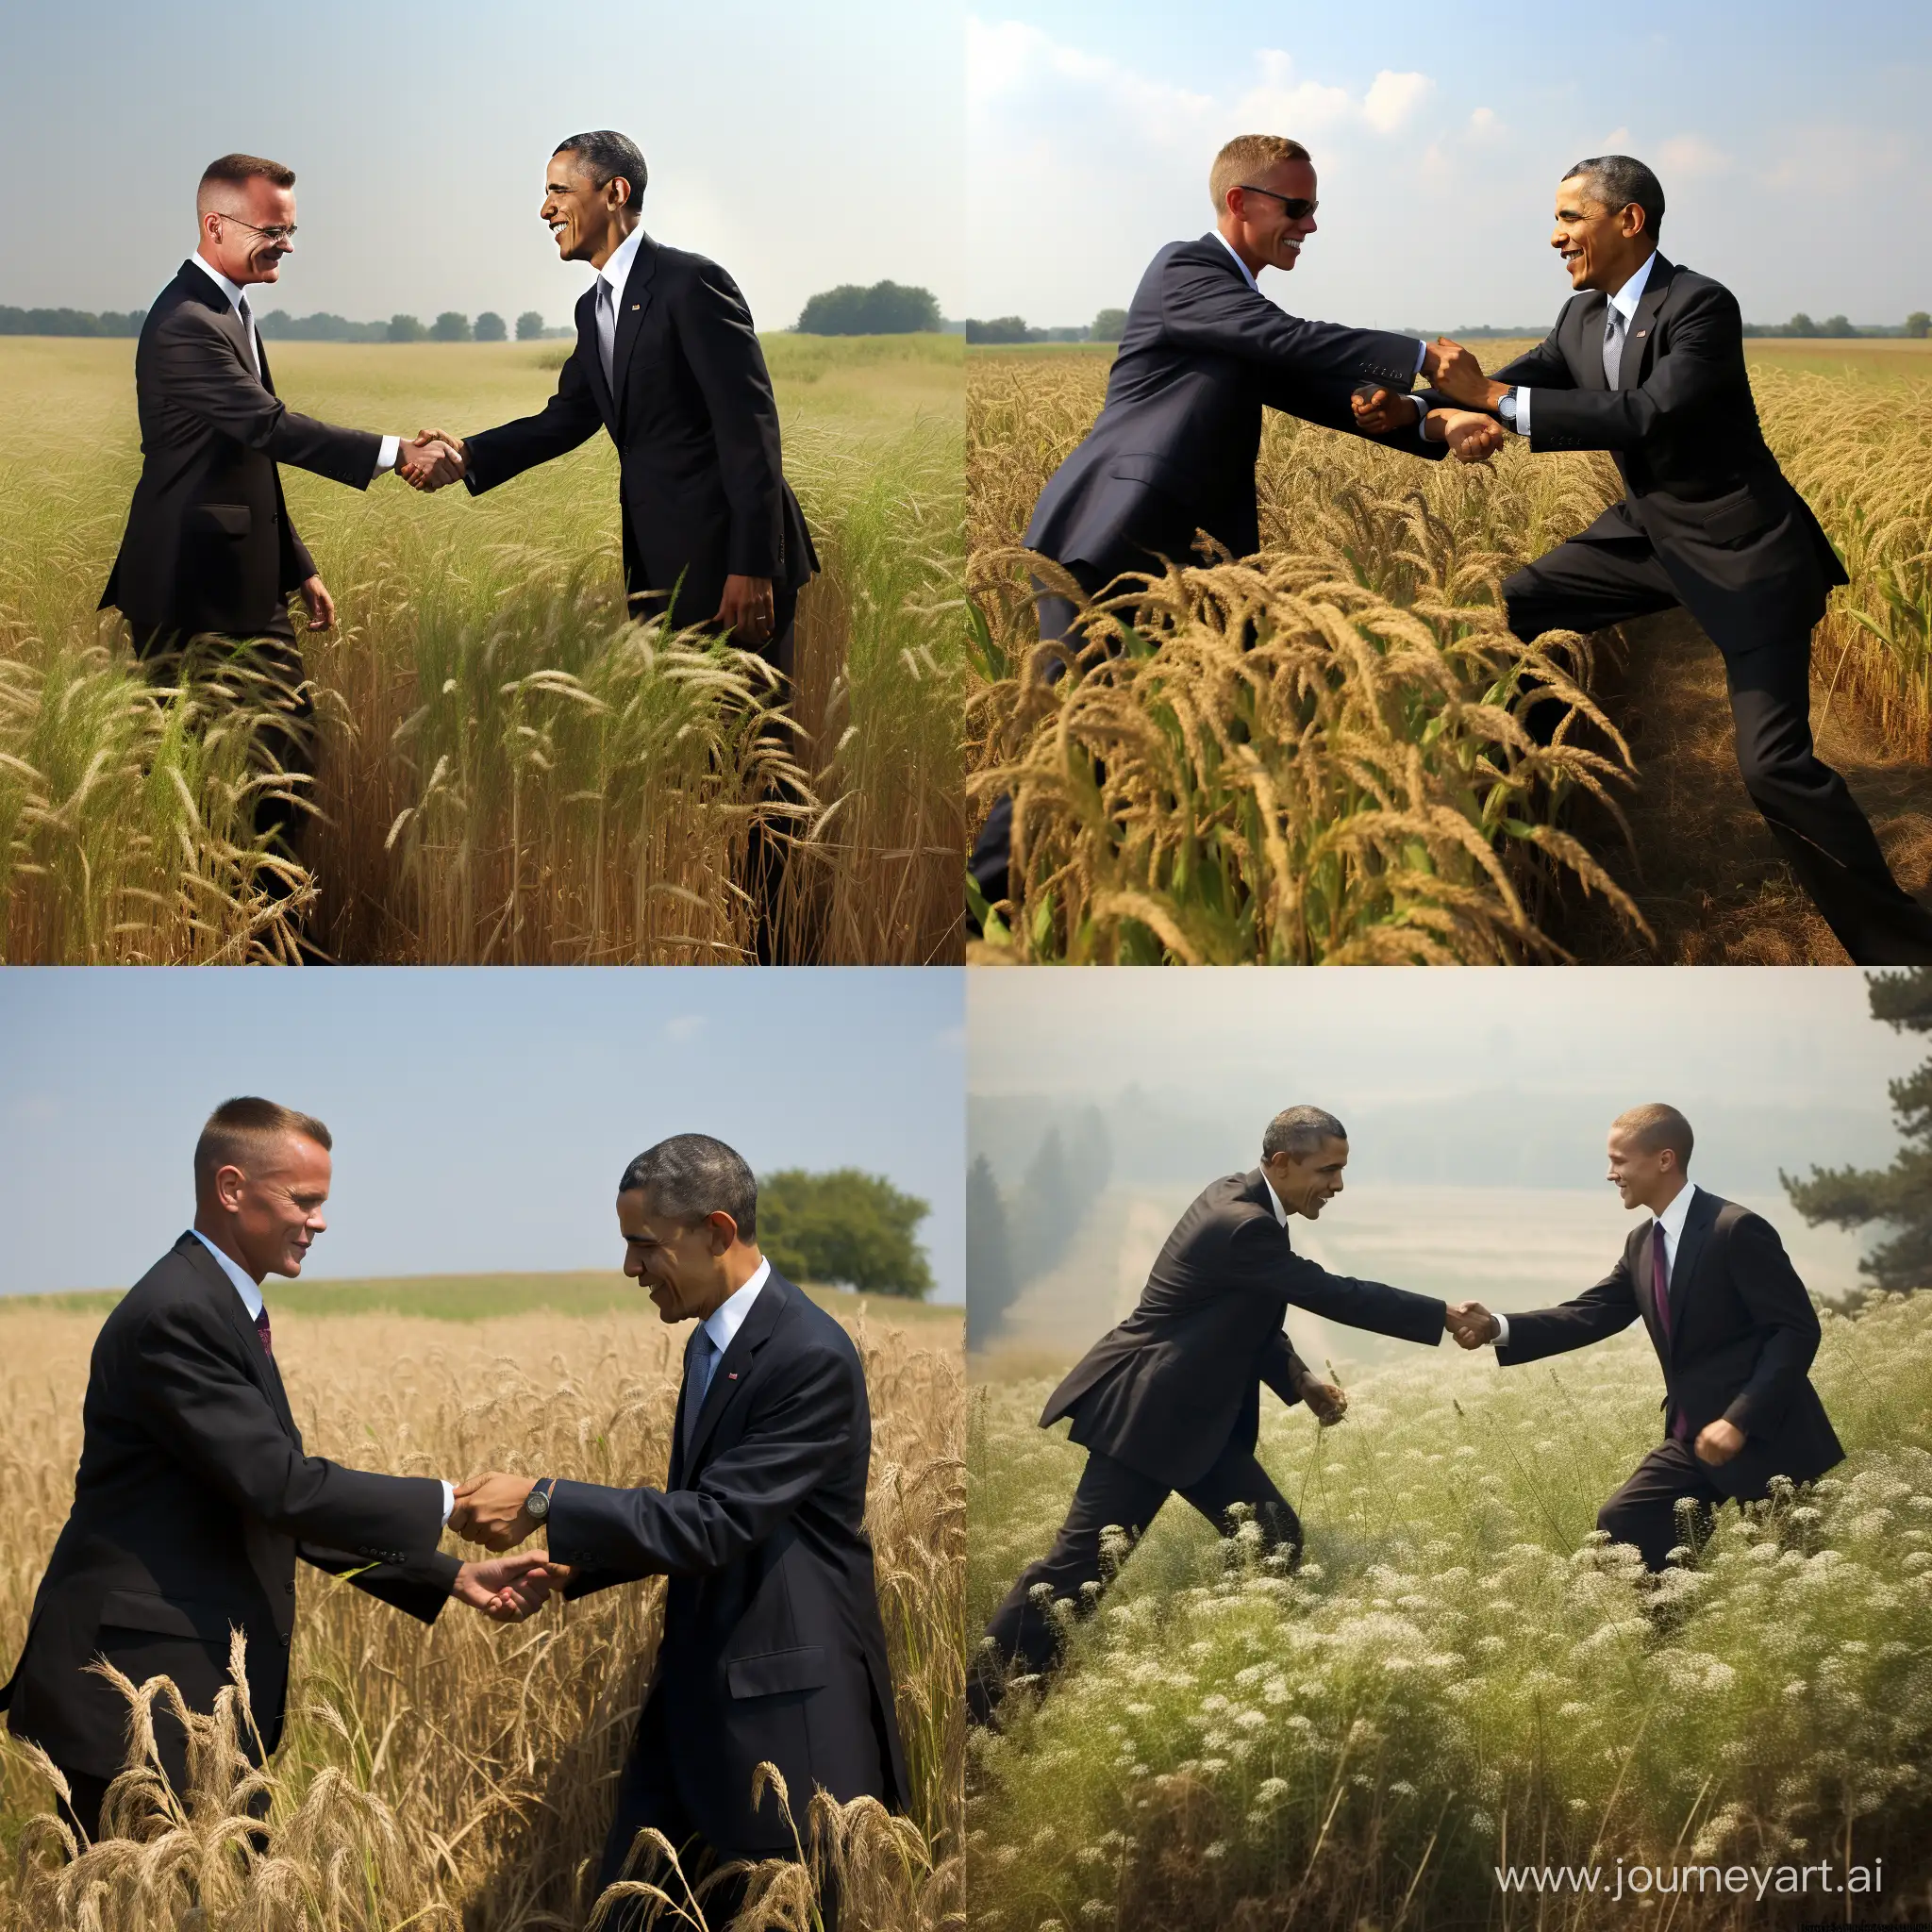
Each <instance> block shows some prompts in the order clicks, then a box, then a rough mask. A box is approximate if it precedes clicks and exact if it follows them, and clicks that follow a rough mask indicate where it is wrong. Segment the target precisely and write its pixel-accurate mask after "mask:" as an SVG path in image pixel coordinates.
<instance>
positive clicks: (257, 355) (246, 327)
mask: <svg viewBox="0 0 1932 1932" xmlns="http://www.w3.org/2000/svg"><path fill="white" fill-rule="evenodd" d="M235 313H236V314H237V315H239V316H240V317H241V318H242V341H244V342H246V343H247V344H248V359H249V360H250V361H251V362H253V363H254V364H255V373H256V375H260V374H261V351H260V350H259V349H258V348H257V347H256V346H255V317H254V316H253V315H251V314H250V313H249V312H248V297H247V296H246V295H242V296H241V297H239V298H238V299H237V301H236V303H235Z"/></svg>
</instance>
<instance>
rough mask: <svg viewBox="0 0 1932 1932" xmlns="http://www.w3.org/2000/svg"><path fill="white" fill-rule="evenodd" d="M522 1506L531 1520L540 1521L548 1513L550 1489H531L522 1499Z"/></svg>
mask: <svg viewBox="0 0 1932 1932" xmlns="http://www.w3.org/2000/svg"><path fill="white" fill-rule="evenodd" d="M524 1508H525V1512H526V1513H527V1514H528V1515H529V1516H530V1518H531V1519H532V1520H533V1521H535V1522H537V1523H541V1522H542V1521H543V1519H544V1518H545V1517H546V1516H548V1515H549V1514H550V1491H548V1490H541V1489H539V1490H532V1491H530V1493H529V1494H528V1495H527V1496H526V1497H525V1499H524Z"/></svg>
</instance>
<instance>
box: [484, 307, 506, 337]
mask: <svg viewBox="0 0 1932 1932" xmlns="http://www.w3.org/2000/svg"><path fill="white" fill-rule="evenodd" d="M508 333H509V331H508V329H506V328H505V327H504V325H503V317H502V316H500V315H499V314H497V312H496V310H495V309H493V308H486V309H485V310H484V311H483V313H482V314H481V315H479V316H478V317H477V318H476V340H477V341H479V342H500V341H503V340H504V338H505V337H506V336H507V335H508Z"/></svg>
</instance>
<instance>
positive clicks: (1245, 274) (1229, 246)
mask: <svg viewBox="0 0 1932 1932" xmlns="http://www.w3.org/2000/svg"><path fill="white" fill-rule="evenodd" d="M1214 239H1215V240H1216V241H1217V242H1220V243H1221V245H1222V246H1223V247H1224V249H1226V250H1227V252H1228V254H1229V255H1232V256H1234V265H1235V267H1237V268H1238V269H1240V270H1241V280H1242V281H1244V282H1245V283H1247V285H1248V287H1249V288H1251V289H1252V290H1254V291H1255V293H1256V294H1257V295H1258V294H1259V293H1260V292H1261V285H1260V283H1259V282H1257V280H1256V279H1255V277H1254V274H1253V272H1252V271H1251V270H1250V269H1249V267H1248V265H1247V263H1246V262H1244V261H1243V260H1242V259H1241V257H1240V256H1239V255H1236V254H1235V246H1234V243H1233V242H1230V241H1229V240H1228V239H1227V237H1226V236H1225V235H1224V234H1223V233H1222V232H1221V230H1220V229H1219V228H1216V229H1215V230H1214ZM1270 1192H1271V1193H1272V1192H1273V1190H1272V1189H1271V1190H1270Z"/></svg>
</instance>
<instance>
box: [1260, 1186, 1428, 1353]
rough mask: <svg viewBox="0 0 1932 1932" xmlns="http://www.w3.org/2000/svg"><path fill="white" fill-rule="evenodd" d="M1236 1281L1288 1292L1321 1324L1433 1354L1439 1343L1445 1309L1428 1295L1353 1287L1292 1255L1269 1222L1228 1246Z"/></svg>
mask: <svg viewBox="0 0 1932 1932" xmlns="http://www.w3.org/2000/svg"><path fill="white" fill-rule="evenodd" d="M1229 1256H1230V1258H1231V1260H1232V1261H1233V1263H1234V1267H1235V1270H1236V1273H1237V1274H1238V1275H1245V1276H1246V1277H1247V1278H1248V1279H1249V1280H1251V1281H1255V1282H1258V1283H1266V1284H1267V1285H1268V1286H1269V1287H1270V1288H1272V1289H1273V1290H1274V1291H1276V1292H1280V1291H1286V1292H1287V1295H1288V1299H1289V1301H1290V1302H1291V1304H1292V1305H1293V1306H1294V1307H1298V1308H1306V1309H1307V1311H1308V1312H1309V1313H1310V1314H1311V1315H1320V1316H1321V1317H1322V1318H1323V1319H1324V1321H1328V1322H1340V1323H1341V1324H1343V1326H1345V1327H1349V1328H1366V1329H1368V1330H1369V1331H1370V1332H1371V1333H1372V1334H1375V1335H1391V1336H1393V1337H1394V1338H1395V1339H1396V1340H1397V1341H1415V1342H1421V1343H1422V1344H1423V1345H1424V1346H1425V1347H1429V1348H1433V1347H1434V1346H1435V1345H1436V1343H1437V1342H1439V1341H1441V1339H1442V1327H1443V1323H1444V1321H1445V1320H1446V1317H1447V1309H1446V1308H1445V1307H1444V1305H1443V1304H1442V1302H1441V1301H1440V1300H1439V1299H1437V1298H1436V1297H1434V1296H1432V1295H1424V1294H1411V1293H1410V1292H1409V1291H1408V1290H1407V1289H1406V1288H1388V1287H1385V1286H1384V1285H1383V1284H1382V1283H1381V1282H1379V1281H1357V1279H1356V1278H1355V1277H1354V1276H1353V1275H1348V1274H1329V1272H1328V1271H1327V1270H1326V1269H1325V1268H1323V1267H1320V1266H1318V1265H1317V1264H1316V1263H1315V1262H1313V1261H1310V1260H1308V1259H1307V1258H1306V1257H1303V1256H1301V1255H1297V1254H1295V1253H1293V1252H1292V1251H1291V1249H1290V1247H1289V1245H1288V1239H1287V1237H1286V1236H1285V1235H1284V1234H1283V1233H1282V1231H1281V1229H1280V1228H1279V1227H1278V1226H1276V1225H1275V1224H1274V1221H1273V1219H1272V1218H1267V1217H1259V1216H1257V1218H1256V1219H1255V1220H1253V1221H1249V1222H1247V1223H1244V1224H1242V1225H1241V1227H1240V1228H1238V1229H1237V1230H1236V1232H1235V1234H1234V1237H1233V1239H1232V1241H1230V1243H1229Z"/></svg>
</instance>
